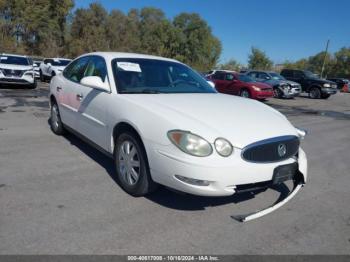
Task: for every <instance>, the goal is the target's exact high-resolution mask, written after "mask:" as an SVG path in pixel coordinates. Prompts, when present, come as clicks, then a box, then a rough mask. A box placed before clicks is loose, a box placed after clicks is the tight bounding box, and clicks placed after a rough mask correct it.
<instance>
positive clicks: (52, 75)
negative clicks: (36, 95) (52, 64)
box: [50, 72, 56, 80]
mask: <svg viewBox="0 0 350 262" xmlns="http://www.w3.org/2000/svg"><path fill="white" fill-rule="evenodd" d="M55 75H56V73H55V72H52V73H51V79H52V78H54V76H55ZM51 79H50V80H51Z"/></svg>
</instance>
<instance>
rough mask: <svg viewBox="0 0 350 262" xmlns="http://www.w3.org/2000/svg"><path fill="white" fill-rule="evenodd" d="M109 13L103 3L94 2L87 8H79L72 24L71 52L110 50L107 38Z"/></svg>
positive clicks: (78, 53) (76, 53)
mask: <svg viewBox="0 0 350 262" xmlns="http://www.w3.org/2000/svg"><path fill="white" fill-rule="evenodd" d="M107 18H108V13H107V11H106V10H105V9H104V8H103V6H102V5H101V4H98V3H92V4H90V6H89V8H87V9H83V8H80V9H77V10H76V12H75V15H74V18H73V21H72V25H71V38H72V39H71V42H70V49H69V50H70V54H71V55H72V56H77V55H80V54H82V53H86V52H94V51H97V50H98V51H105V50H108V39H107V38H106V36H107V33H106V28H107Z"/></svg>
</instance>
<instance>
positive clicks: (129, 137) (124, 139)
mask: <svg viewBox="0 0 350 262" xmlns="http://www.w3.org/2000/svg"><path fill="white" fill-rule="evenodd" d="M114 164H115V167H116V174H117V176H116V180H117V182H118V184H119V185H120V186H121V187H122V189H123V190H124V191H125V192H127V193H128V194H130V195H132V196H135V197H140V196H144V195H147V194H149V193H151V192H153V191H154V190H155V189H156V188H157V184H156V183H155V182H153V180H152V178H151V175H150V171H149V165H148V159H147V155H146V151H145V149H144V146H143V144H142V141H141V140H140V139H139V138H138V136H136V135H135V134H133V133H132V132H125V133H122V134H121V135H120V136H119V137H118V138H117V141H116V144H115V150H114Z"/></svg>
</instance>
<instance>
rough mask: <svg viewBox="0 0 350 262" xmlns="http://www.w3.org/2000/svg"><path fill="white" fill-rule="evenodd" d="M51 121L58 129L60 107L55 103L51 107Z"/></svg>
mask: <svg viewBox="0 0 350 262" xmlns="http://www.w3.org/2000/svg"><path fill="white" fill-rule="evenodd" d="M51 122H52V124H53V127H54V128H55V130H56V129H57V128H58V126H59V116H58V108H57V106H56V105H53V106H52V109H51Z"/></svg>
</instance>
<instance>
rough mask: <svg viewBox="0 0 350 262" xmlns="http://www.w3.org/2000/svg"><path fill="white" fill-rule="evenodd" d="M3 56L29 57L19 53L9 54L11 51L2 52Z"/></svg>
mask: <svg viewBox="0 0 350 262" xmlns="http://www.w3.org/2000/svg"><path fill="white" fill-rule="evenodd" d="M0 55H1V56H18V57H24V58H29V57H28V56H26V55H17V54H9V53H0Z"/></svg>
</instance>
